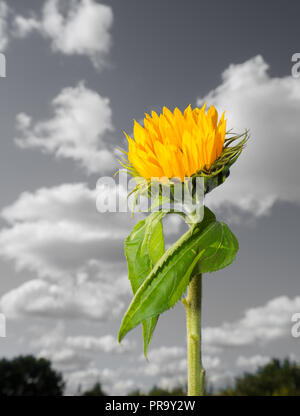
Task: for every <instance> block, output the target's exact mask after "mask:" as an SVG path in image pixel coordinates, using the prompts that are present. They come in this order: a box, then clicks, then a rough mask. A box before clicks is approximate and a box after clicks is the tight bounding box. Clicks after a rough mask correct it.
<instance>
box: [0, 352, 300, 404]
mask: <svg viewBox="0 0 300 416" xmlns="http://www.w3.org/2000/svg"><path fill="white" fill-rule="evenodd" d="M64 392H65V382H64V380H63V377H62V374H61V373H60V372H58V371H56V370H54V369H53V368H52V366H51V362H50V361H49V360H46V359H44V358H35V357H34V356H31V355H28V356H20V357H16V358H13V359H11V360H8V359H2V360H0V396H62V395H63V394H64ZM206 394H207V395H216V396H300V366H299V364H297V363H295V362H291V361H290V360H288V359H285V360H282V361H281V360H278V359H273V360H271V361H270V362H269V363H268V364H266V365H265V366H262V367H259V368H258V369H257V370H256V371H255V372H254V373H244V374H243V375H242V376H239V377H237V378H236V379H235V381H234V383H233V385H232V386H227V387H226V388H223V389H222V390H220V391H217V392H213V391H212V390H210V389H208V390H207V392H206ZM77 395H79V396H108V395H109V392H105V391H103V389H102V387H101V384H100V382H98V383H96V384H95V385H94V386H93V387H92V388H91V389H90V390H88V391H85V392H81V391H80V389H79V391H78V394H77ZM185 395H186V386H179V387H177V388H175V389H173V390H165V389H161V388H159V387H156V386H154V387H153V388H152V389H151V390H150V391H148V392H142V391H139V390H137V391H133V392H131V393H130V394H129V396H185Z"/></svg>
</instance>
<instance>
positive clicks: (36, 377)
mask: <svg viewBox="0 0 300 416" xmlns="http://www.w3.org/2000/svg"><path fill="white" fill-rule="evenodd" d="M63 391H64V381H63V378H62V375H61V374H60V373H58V372H56V371H55V370H53V369H52V368H51V362H50V361H48V360H46V359H44V358H39V359H37V358H35V357H34V356H32V355H28V356H19V357H16V358H13V359H12V360H8V359H5V358H4V359H2V360H0V396H62V395H63Z"/></svg>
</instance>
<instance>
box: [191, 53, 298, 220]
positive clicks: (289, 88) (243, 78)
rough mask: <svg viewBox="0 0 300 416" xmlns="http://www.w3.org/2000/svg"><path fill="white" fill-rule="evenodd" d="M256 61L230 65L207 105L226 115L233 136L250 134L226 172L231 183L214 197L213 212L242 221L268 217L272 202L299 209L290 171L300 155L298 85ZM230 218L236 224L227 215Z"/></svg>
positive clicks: (225, 185) (255, 58)
mask: <svg viewBox="0 0 300 416" xmlns="http://www.w3.org/2000/svg"><path fill="white" fill-rule="evenodd" d="M268 68H269V66H268V65H267V63H266V62H265V61H264V59H263V58H262V57H261V56H256V57H254V58H252V59H250V60H248V61H246V62H244V63H242V64H237V65H233V64H232V65H230V66H229V67H228V68H227V69H226V70H225V71H224V72H223V74H222V83H221V84H220V85H219V86H218V87H217V88H215V89H214V90H212V91H210V92H209V93H208V94H207V95H206V96H205V97H203V98H201V99H198V102H197V104H198V105H201V103H202V102H203V101H205V100H207V102H208V104H214V105H215V106H216V107H217V108H218V109H219V110H220V111H223V110H226V115H227V118H228V123H229V124H228V126H229V128H230V127H232V128H233V129H234V132H239V133H240V132H243V131H244V130H245V128H248V129H250V133H251V138H250V140H249V142H248V145H247V148H246V149H245V150H244V152H243V153H242V155H241V156H240V159H239V160H238V162H237V163H236V165H234V166H233V167H232V169H231V177H230V180H228V181H226V183H225V184H224V185H222V187H220V188H218V189H216V190H215V191H214V192H213V194H214V195H213V198H212V199H210V196H209V195H208V201H209V204H210V206H212V207H219V208H220V207H222V209H225V208H226V207H227V208H228V207H229V208H228V209H229V211H230V207H232V206H235V207H238V208H239V210H241V211H242V212H243V213H244V214H245V216H249V215H251V216H253V215H254V216H260V215H264V214H267V213H268V212H269V211H270V209H271V207H272V206H273V204H274V203H275V201H279V200H281V201H289V202H294V203H297V204H299V203H300V194H299V192H298V190H299V183H298V176H297V175H295V172H294V167H295V166H297V164H298V155H299V152H300V136H299V131H300V118H299V108H300V83H299V82H298V80H297V79H294V78H292V76H286V77H277V78H275V77H271V76H270V75H269V73H268ZM231 214H232V217H233V218H232V219H233V220H234V219H237V220H238V219H239V217H238V215H237V214H238V213H237V212H236V211H235V210H234V209H233V210H231Z"/></svg>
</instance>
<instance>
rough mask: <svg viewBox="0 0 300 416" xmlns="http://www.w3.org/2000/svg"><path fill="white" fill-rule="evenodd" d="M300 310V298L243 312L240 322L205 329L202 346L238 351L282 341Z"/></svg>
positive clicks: (282, 300)
mask: <svg viewBox="0 0 300 416" xmlns="http://www.w3.org/2000/svg"><path fill="white" fill-rule="evenodd" d="M299 309H300V297H299V296H298V297H295V298H294V299H290V298H288V297H287V296H280V297H277V298H275V299H272V300H270V301H269V302H267V303H266V304H265V305H263V306H260V307H256V308H250V309H248V310H246V311H245V313H244V316H243V318H242V319H240V320H237V321H235V322H231V323H223V324H222V325H221V326H219V327H207V328H205V329H204V331H203V342H204V344H208V345H212V346H213V347H222V348H224V347H241V346H248V345H251V344H254V343H257V342H260V343H266V342H270V341H273V340H276V339H279V338H283V337H285V336H286V335H288V333H289V332H290V327H291V316H292V315H293V313H295V312H296V311H298V310H299Z"/></svg>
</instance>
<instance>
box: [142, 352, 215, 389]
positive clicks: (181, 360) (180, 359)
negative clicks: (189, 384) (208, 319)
mask: <svg viewBox="0 0 300 416" xmlns="http://www.w3.org/2000/svg"><path fill="white" fill-rule="evenodd" d="M186 354H187V353H186V348H184V347H179V346H172V347H167V346H161V347H159V348H156V349H152V350H151V351H150V352H149V354H148V360H147V361H145V357H144V356H143V355H141V356H140V357H139V362H140V363H141V365H140V367H139V368H138V369H137V374H143V375H144V376H147V377H155V378H156V379H157V380H158V381H156V382H155V383H156V384H157V385H159V386H160V387H161V388H164V389H173V388H175V387H178V386H183V385H185V384H186V380H187V359H186ZM203 365H204V367H205V369H206V370H209V372H210V377H211V374H214V373H215V371H217V370H218V367H219V366H220V359H219V357H212V356H209V355H206V354H205V355H204V356H203Z"/></svg>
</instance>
